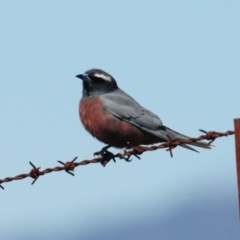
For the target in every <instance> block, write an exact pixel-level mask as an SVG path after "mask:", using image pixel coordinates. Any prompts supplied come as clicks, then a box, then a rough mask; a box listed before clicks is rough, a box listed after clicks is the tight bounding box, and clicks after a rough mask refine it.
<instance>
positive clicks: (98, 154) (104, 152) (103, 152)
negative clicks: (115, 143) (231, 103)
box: [93, 145, 111, 158]
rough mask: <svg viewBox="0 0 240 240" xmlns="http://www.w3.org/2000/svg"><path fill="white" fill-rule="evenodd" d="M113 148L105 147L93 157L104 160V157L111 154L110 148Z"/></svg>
mask: <svg viewBox="0 0 240 240" xmlns="http://www.w3.org/2000/svg"><path fill="white" fill-rule="evenodd" d="M110 147H111V146H110V145H107V146H105V147H103V148H102V149H101V150H100V151H98V152H95V153H94V154H93V155H94V156H96V155H97V156H98V158H104V155H105V154H106V153H110V152H109V151H108V148H110Z"/></svg>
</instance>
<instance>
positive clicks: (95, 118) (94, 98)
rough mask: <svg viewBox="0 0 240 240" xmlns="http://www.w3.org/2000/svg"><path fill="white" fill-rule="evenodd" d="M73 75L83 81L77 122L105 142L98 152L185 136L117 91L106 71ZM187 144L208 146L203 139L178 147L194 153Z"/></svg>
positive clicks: (124, 93) (114, 81)
mask: <svg viewBox="0 0 240 240" xmlns="http://www.w3.org/2000/svg"><path fill="white" fill-rule="evenodd" d="M76 77H77V78H80V79H81V80H82V81H83V91H82V98H81V100H80V103H79V116H80V119H81V122H82V124H83V126H84V127H85V129H86V130H87V131H88V132H89V133H90V134H92V136H93V137H95V138H97V139H98V140H99V141H101V142H103V143H105V144H106V146H105V147H104V148H103V149H102V150H101V151H100V152H98V153H104V151H106V150H107V149H108V148H109V147H115V148H120V149H124V150H125V149H126V148H130V147H129V146H131V148H132V147H136V146H139V145H150V144H155V143H161V142H167V141H169V140H174V139H183V140H185V139H188V138H189V137H188V136H186V135H183V134H181V133H179V132H176V131H174V130H172V129H171V128H169V127H167V126H165V125H163V123H162V120H161V119H160V118H159V117H158V116H157V115H156V114H154V113H153V112H151V111H150V110H148V109H146V108H144V107H142V106H141V105H140V104H139V103H138V102H137V101H136V100H135V99H134V98H133V97H131V96H130V95H128V94H127V93H126V92H124V91H123V90H121V89H120V88H119V87H118V84H117V81H116V80H115V79H114V78H113V76H112V75H110V74H109V73H107V72H105V71H103V70H101V69H96V68H93V69H90V70H88V71H86V72H85V73H83V74H78V75H76ZM189 145H192V146H196V147H201V148H206V149H210V148H211V146H210V145H209V144H208V143H206V142H203V141H200V142H193V143H188V144H182V145H180V146H181V147H184V148H187V149H189V150H193V151H196V152H197V150H196V149H194V148H192V147H190V146H189Z"/></svg>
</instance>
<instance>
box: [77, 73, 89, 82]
mask: <svg viewBox="0 0 240 240" xmlns="http://www.w3.org/2000/svg"><path fill="white" fill-rule="evenodd" d="M76 77H77V78H80V79H82V80H83V81H84V82H87V83H91V82H92V80H91V78H90V77H89V76H88V75H87V74H86V73H84V74H78V75H77V76H76Z"/></svg>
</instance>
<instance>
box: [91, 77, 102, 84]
mask: <svg viewBox="0 0 240 240" xmlns="http://www.w3.org/2000/svg"><path fill="white" fill-rule="evenodd" d="M91 79H92V80H93V81H94V82H95V83H102V82H103V81H104V80H103V79H102V78H99V77H95V76H92V77H91Z"/></svg>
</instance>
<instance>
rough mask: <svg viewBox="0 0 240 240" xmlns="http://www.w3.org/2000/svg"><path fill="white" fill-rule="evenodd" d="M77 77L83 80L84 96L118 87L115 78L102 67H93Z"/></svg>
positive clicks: (102, 92)
mask: <svg viewBox="0 0 240 240" xmlns="http://www.w3.org/2000/svg"><path fill="white" fill-rule="evenodd" d="M76 77H78V78H81V79H82V80H83V98H85V97H90V96H96V95H101V94H104V93H108V92H111V91H114V90H116V89H117V88H118V86H117V82H116V81H115V79H114V78H113V77H112V76H111V75H110V74H108V73H106V72H104V71H103V70H100V69H91V70H88V71H86V72H85V73H84V74H79V75H77V76H76Z"/></svg>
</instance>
